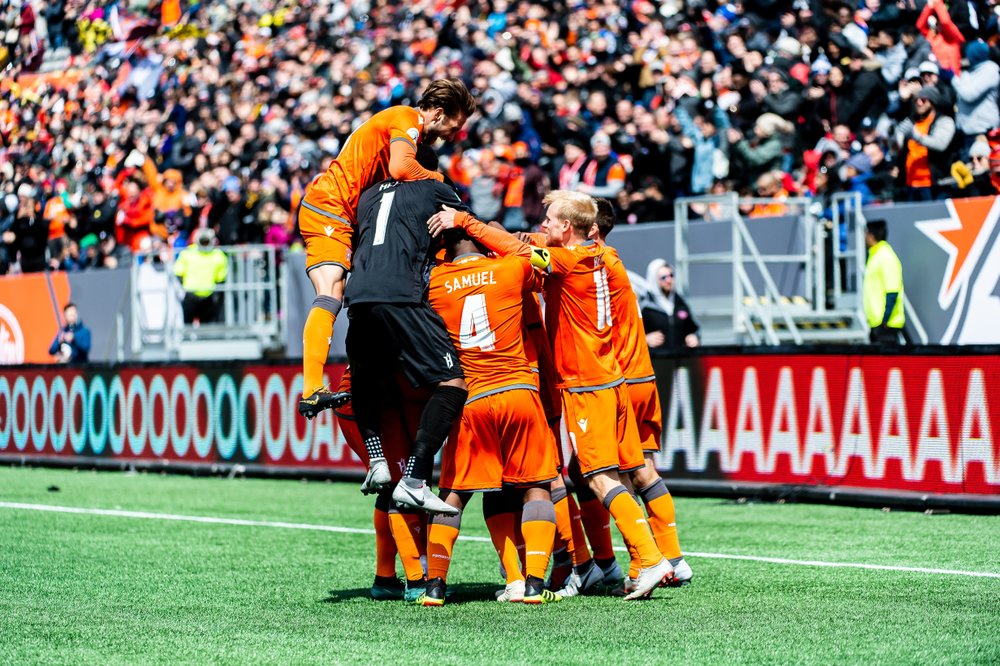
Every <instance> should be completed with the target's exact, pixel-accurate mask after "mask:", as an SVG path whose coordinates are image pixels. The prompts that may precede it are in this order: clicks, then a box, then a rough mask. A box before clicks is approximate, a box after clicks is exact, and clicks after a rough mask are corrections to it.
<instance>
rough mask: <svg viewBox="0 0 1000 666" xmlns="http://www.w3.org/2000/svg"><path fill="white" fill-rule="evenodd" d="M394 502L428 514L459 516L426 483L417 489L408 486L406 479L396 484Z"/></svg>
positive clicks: (454, 509) (456, 510)
mask: <svg viewBox="0 0 1000 666" xmlns="http://www.w3.org/2000/svg"><path fill="white" fill-rule="evenodd" d="M392 501H393V502H395V503H396V504H398V505H400V506H402V507H406V508H408V509H417V510H418V511H426V512H427V513H441V514H444V515H446V516H457V515H458V514H459V511H458V509H456V508H455V507H453V506H451V505H450V504H448V503H447V502H445V501H444V500H442V499H441V498H440V497H438V496H437V495H435V494H434V493H432V492H431V489H430V487H429V486H428V485H427V484H426V483H422V484H420V486H419V487H417V488H411V487H410V486H408V485H407V484H406V479H403V480H402V481H400V482H399V483H398V484H396V489H395V490H393V491H392Z"/></svg>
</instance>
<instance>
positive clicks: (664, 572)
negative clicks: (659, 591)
mask: <svg viewBox="0 0 1000 666" xmlns="http://www.w3.org/2000/svg"><path fill="white" fill-rule="evenodd" d="M673 574H674V568H673V567H672V566H670V562H668V561H667V560H666V558H664V559H662V560H660V563H659V564H656V565H654V566H651V567H646V568H645V569H640V570H639V577H638V578H636V579H635V589H634V590H632V592H630V593H629V594H626V595H625V601H632V600H633V599H639V598H641V597H644V596H646V595H647V594H649V593H650V592H652V591H653V590H654V589H656V587H657V586H658V585H659V584H660V583H661V582H662V581H663V580H664V579H665V578H669V577H670V576H673Z"/></svg>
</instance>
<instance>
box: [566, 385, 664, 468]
mask: <svg viewBox="0 0 1000 666" xmlns="http://www.w3.org/2000/svg"><path fill="white" fill-rule="evenodd" d="M562 399H563V415H564V416H565V419H566V429H567V430H568V431H569V439H570V442H571V443H572V445H573V449H574V451H576V457H577V460H578V461H579V462H580V472H582V473H583V475H584V476H590V475H592V474H596V473H598V472H604V471H617V472H631V471H633V470H637V469H639V468H640V467H642V466H643V465H645V460H644V458H643V454H642V446H641V445H640V443H639V431H638V430H637V428H636V425H635V415H634V414H633V413H632V406H631V405H630V404H629V398H628V392H627V390H626V388H625V384H624V383H622V384H619V385H618V386H615V387H612V388H607V389H600V390H599V391H583V392H580V393H573V392H571V391H569V390H567V389H563V392H562Z"/></svg>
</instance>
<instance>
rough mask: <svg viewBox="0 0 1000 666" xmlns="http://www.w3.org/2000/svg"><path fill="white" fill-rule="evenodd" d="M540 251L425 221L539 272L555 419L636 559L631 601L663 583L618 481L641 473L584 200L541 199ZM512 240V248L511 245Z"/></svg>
mask: <svg viewBox="0 0 1000 666" xmlns="http://www.w3.org/2000/svg"><path fill="white" fill-rule="evenodd" d="M545 204H546V206H547V208H546V217H545V221H544V222H543V228H544V230H545V233H546V242H547V244H548V247H547V248H532V247H531V246H530V245H528V244H527V243H522V242H520V241H517V240H516V239H514V238H513V237H512V236H510V235H508V234H505V233H504V232H502V231H499V230H497V229H493V228H490V227H488V226H487V225H485V224H483V223H482V222H479V221H478V220H476V219H475V218H473V217H472V216H471V215H469V214H468V213H464V212H459V211H456V210H453V209H450V208H449V209H445V210H444V211H442V212H441V213H438V214H436V215H434V216H433V217H432V218H431V219H430V220H429V221H428V228H429V229H430V230H431V232H432V233H433V234H435V235H436V234H437V233H440V231H442V230H444V229H447V228H453V227H462V228H465V229H466V231H467V233H469V235H470V236H471V237H472V238H473V239H474V240H477V241H479V242H481V243H482V244H483V245H485V246H486V247H488V248H490V249H491V250H493V251H496V252H499V253H501V254H510V253H512V252H511V250H513V253H516V254H519V255H521V256H532V257H533V259H534V261H535V263H537V264H539V265H543V266H544V267H545V270H546V271H547V272H548V276H547V277H546V279H545V323H546V329H547V331H548V334H549V339H550V341H551V343H552V350H553V353H554V355H555V364H556V369H557V372H558V375H559V377H558V379H559V382H558V386H559V388H561V389H562V398H563V413H564V415H565V419H566V425H567V428H568V430H569V434H570V439H571V440H572V442H573V444H574V448H575V449H576V452H577V457H578V459H579V461H580V471H581V472H582V473H583V475H584V477H585V478H586V479H587V482H588V484H589V485H590V488H591V489H592V490H593V491H594V493H595V494H596V495H597V497H598V498H599V499H600V500H601V501H602V502H603V503H604V506H605V507H606V508H607V509H608V511H609V512H610V513H611V515H612V516H613V517H614V519H615V524H616V525H617V526H618V529H619V530H620V531H621V533H622V536H623V537H624V539H625V544H626V545H627V546H628V547H630V548H632V549H634V550H635V552H636V553H637V555H638V558H639V561H640V571H639V574H638V576H637V578H636V584H635V589H634V590H633V591H632V592H631V593H630V594H627V595H626V596H625V599H627V600H630V599H637V598H640V597H643V596H645V595H646V594H648V593H649V592H650V591H651V590H653V589H654V588H655V587H656V586H657V585H659V584H660V582H661V581H663V580H664V579H666V578H668V577H670V576H672V575H673V567H671V565H670V563H669V562H668V561H667V560H666V559H665V558H664V557H663V555H662V554H661V553H660V551H659V549H658V548H657V546H656V542H655V541H654V540H653V534H652V532H651V531H650V527H649V524H648V523H647V521H646V518H645V515H644V514H643V512H642V508H641V507H640V506H639V504H638V503H637V502H636V500H635V499H634V498H633V497H632V495H630V494H629V492H628V490H627V489H626V488H625V486H624V485H622V482H621V478H620V476H619V474H626V473H629V472H633V471H635V470H637V469H641V468H643V467H644V466H645V461H644V459H643V455H642V449H641V447H640V446H639V439H638V433H637V431H636V425H635V417H634V415H633V414H632V410H631V409H630V406H629V401H628V396H627V394H626V392H625V391H626V389H625V386H624V382H625V378H624V376H623V374H622V371H621V368H620V367H619V365H618V362H617V360H616V358H615V354H614V347H613V345H612V339H611V336H612V332H611V329H612V326H611V324H612V319H611V317H612V312H611V297H610V292H609V289H608V282H607V279H608V278H607V271H606V269H605V265H604V248H603V247H602V246H600V245H598V244H597V243H596V242H594V241H593V240H590V239H589V235H590V233H591V230H592V227H593V225H594V223H595V220H596V216H597V206H596V204H595V203H594V201H593V199H591V198H590V197H589V196H587V195H584V194H581V193H577V192H567V191H561V190H557V191H554V192H551V193H549V194H548V195H547V196H546V198H545ZM512 241H513V242H512Z"/></svg>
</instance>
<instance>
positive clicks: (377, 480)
mask: <svg viewBox="0 0 1000 666" xmlns="http://www.w3.org/2000/svg"><path fill="white" fill-rule="evenodd" d="M368 465H369V466H368V474H367V475H365V481H364V483H362V484H361V492H362V493H363V494H365V495H371V494H372V493H377V492H378V491H380V490H382V489H383V488H385V487H386V486H388V485H389V484H390V483H392V475H391V474H390V473H389V463H388V462H386V460H385V458H372V459H371V460H370V461H368Z"/></svg>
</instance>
